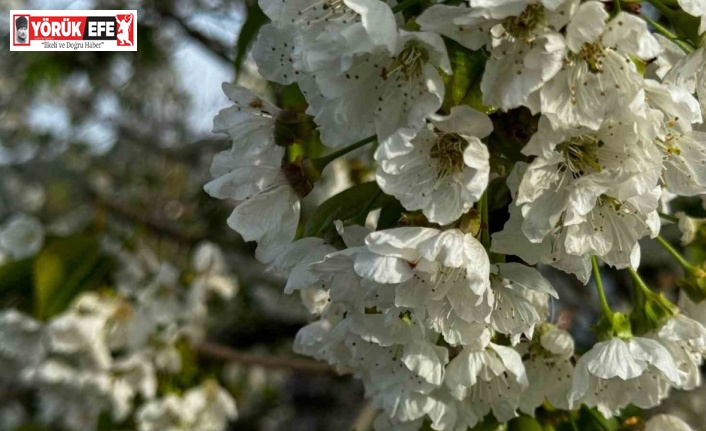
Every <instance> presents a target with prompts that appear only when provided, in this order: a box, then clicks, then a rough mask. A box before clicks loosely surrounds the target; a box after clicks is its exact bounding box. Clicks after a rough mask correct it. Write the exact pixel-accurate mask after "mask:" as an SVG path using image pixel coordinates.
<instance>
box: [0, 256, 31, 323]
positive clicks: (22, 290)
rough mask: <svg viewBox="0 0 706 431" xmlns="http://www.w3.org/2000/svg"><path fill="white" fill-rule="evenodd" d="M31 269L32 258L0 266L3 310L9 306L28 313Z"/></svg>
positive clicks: (0, 290) (0, 293)
mask: <svg viewBox="0 0 706 431" xmlns="http://www.w3.org/2000/svg"><path fill="white" fill-rule="evenodd" d="M33 267H34V258H27V259H22V260H14V261H10V262H7V263H5V264H4V265H2V266H0V298H2V299H3V302H2V307H3V308H4V307H10V306H11V307H13V308H17V309H19V310H22V311H29V309H30V308H31V306H30V304H31V296H32V268H33Z"/></svg>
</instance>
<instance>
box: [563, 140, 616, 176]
mask: <svg viewBox="0 0 706 431" xmlns="http://www.w3.org/2000/svg"><path fill="white" fill-rule="evenodd" d="M603 145H604V144H603V141H601V140H600V139H598V138H597V137H596V136H594V135H581V136H575V137H573V138H570V139H569V140H568V141H565V142H562V143H561V144H559V145H558V146H557V150H558V151H560V152H562V153H563V154H564V164H565V166H566V167H567V168H568V169H569V170H570V171H571V173H572V174H573V175H574V177H580V176H583V175H585V174H587V173H597V172H601V170H602V168H601V165H600V162H599V159H598V157H597V155H596V152H597V151H598V149H599V148H601V147H602V146H603Z"/></svg>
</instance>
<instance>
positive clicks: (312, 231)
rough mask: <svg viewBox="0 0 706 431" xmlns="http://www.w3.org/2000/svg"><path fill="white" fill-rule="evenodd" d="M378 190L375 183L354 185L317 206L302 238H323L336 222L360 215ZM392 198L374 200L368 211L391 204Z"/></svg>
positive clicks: (381, 197)
mask: <svg viewBox="0 0 706 431" xmlns="http://www.w3.org/2000/svg"><path fill="white" fill-rule="evenodd" d="M379 191H380V188H379V187H378V185H377V183H376V182H375V181H371V182H368V183H363V184H358V185H355V186H353V187H351V188H349V189H347V190H345V191H343V192H341V193H339V194H337V195H335V196H332V197H331V198H329V199H328V200H327V201H326V202H324V203H322V204H321V205H319V207H318V208H317V209H316V211H314V214H313V215H312V216H311V218H310V219H309V221H307V223H306V226H305V227H304V234H303V236H304V237H309V236H318V237H323V236H325V234H326V232H328V231H329V230H331V229H333V227H334V226H333V222H334V221H336V220H348V219H350V218H353V217H356V216H358V215H360V213H361V211H363V210H364V209H365V208H366V206H368V204H369V203H370V200H371V199H372V198H373V197H374V196H375V195H376V194H378V192H379ZM393 199H394V198H392V197H390V196H387V195H382V196H380V197H379V198H378V199H376V201H375V203H374V204H373V205H372V206H371V207H370V210H371V211H372V210H374V209H377V208H380V207H381V206H383V205H385V204H387V203H389V202H392V201H393Z"/></svg>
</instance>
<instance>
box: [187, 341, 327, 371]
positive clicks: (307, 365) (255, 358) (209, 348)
mask: <svg viewBox="0 0 706 431" xmlns="http://www.w3.org/2000/svg"><path fill="white" fill-rule="evenodd" d="M194 347H195V349H196V352H197V353H198V354H200V355H202V356H206V357H210V358H215V359H222V360H225V361H233V362H237V363H240V364H243V365H256V366H260V367H264V368H272V369H281V370H292V371H299V372H302V373H309V374H332V373H336V371H335V370H334V369H333V368H331V367H330V366H329V365H328V364H325V363H323V362H318V361H312V360H310V359H299V358H291V357H283V356H266V355H257V354H254V353H249V352H243V351H240V350H235V349H232V348H230V347H226V346H222V345H219V344H215V343H210V342H206V341H204V342H201V343H198V344H196V345H195V346H194Z"/></svg>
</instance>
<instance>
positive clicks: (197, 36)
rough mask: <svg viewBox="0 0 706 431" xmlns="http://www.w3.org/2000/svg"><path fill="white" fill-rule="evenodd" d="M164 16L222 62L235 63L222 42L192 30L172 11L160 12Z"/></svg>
mask: <svg viewBox="0 0 706 431" xmlns="http://www.w3.org/2000/svg"><path fill="white" fill-rule="evenodd" d="M159 12H160V14H161V15H162V16H165V17H167V18H171V19H172V20H173V21H174V22H176V23H177V24H178V25H179V27H181V29H182V30H183V31H184V32H185V33H186V34H188V35H189V36H191V37H192V38H193V39H194V40H196V41H197V42H199V43H200V44H201V45H202V46H203V47H205V48H206V49H208V50H210V51H211V52H212V53H214V54H215V55H216V56H217V57H218V58H220V59H221V60H223V61H225V62H226V63H228V64H233V62H234V61H235V58H234V57H233V55H232V54H231V53H230V49H228V47H227V46H225V45H223V44H221V43H220V42H218V41H216V40H213V39H211V38H209V37H208V36H206V35H205V34H203V33H201V32H199V31H197V30H195V29H193V28H191V27H190V26H189V24H187V23H186V21H184V20H183V19H182V18H181V17H180V16H177V15H176V14H174V13H173V12H171V11H168V10H160V11H159Z"/></svg>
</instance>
